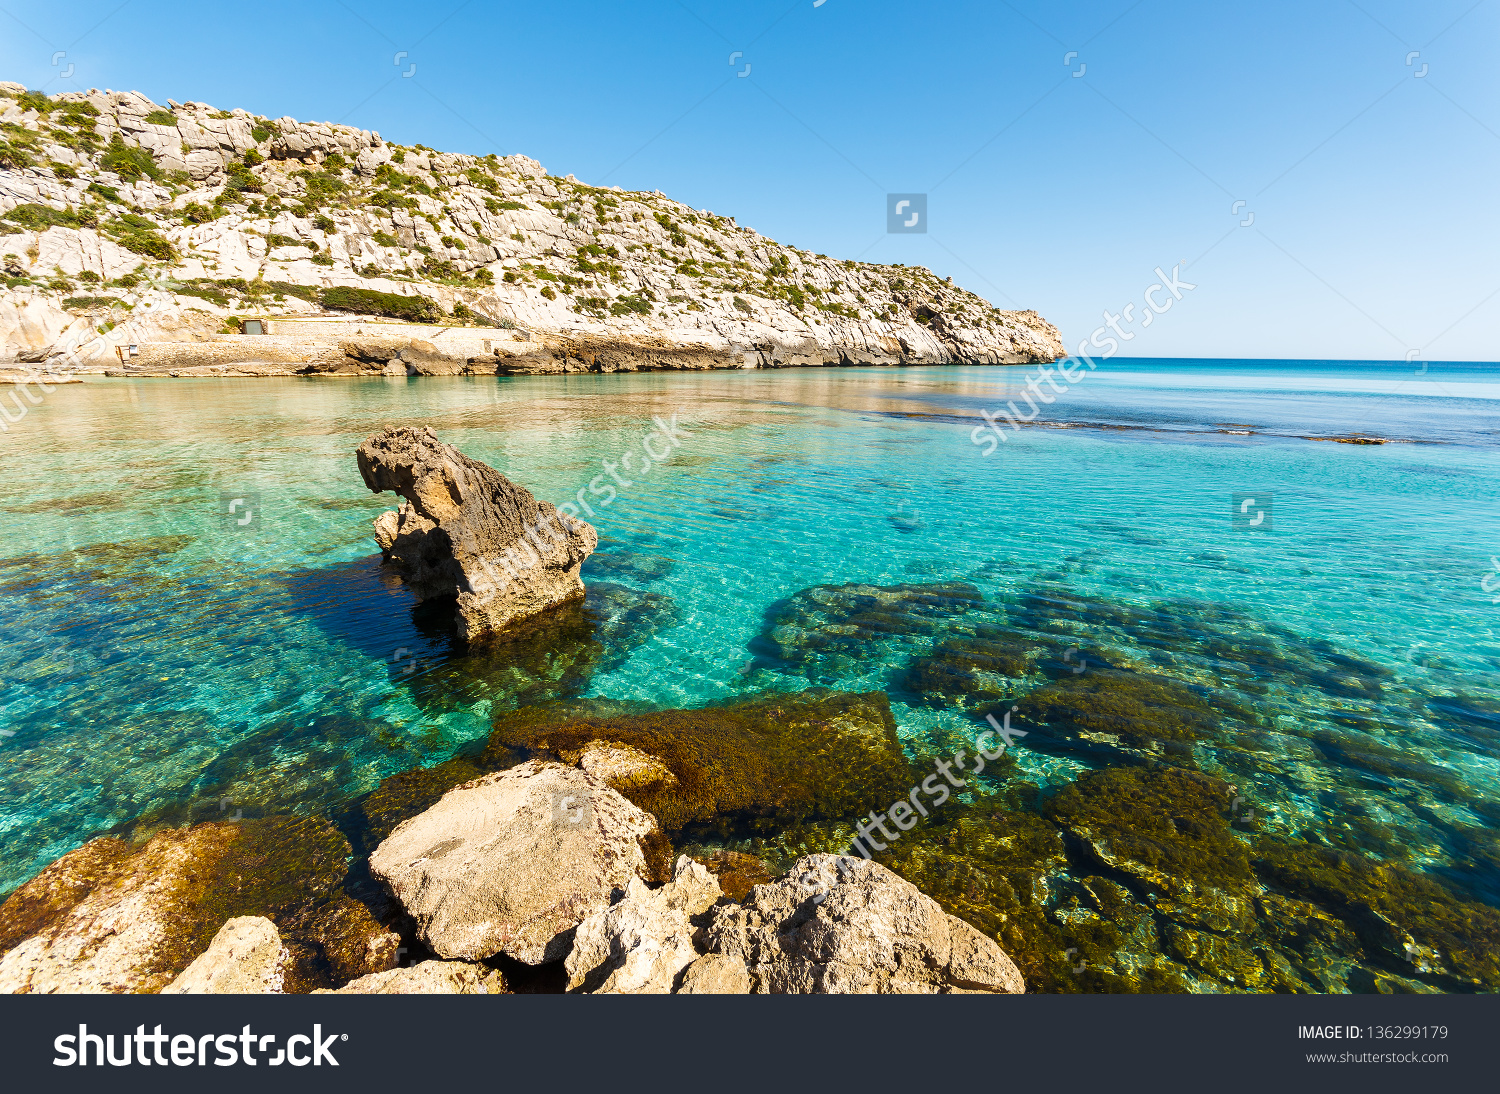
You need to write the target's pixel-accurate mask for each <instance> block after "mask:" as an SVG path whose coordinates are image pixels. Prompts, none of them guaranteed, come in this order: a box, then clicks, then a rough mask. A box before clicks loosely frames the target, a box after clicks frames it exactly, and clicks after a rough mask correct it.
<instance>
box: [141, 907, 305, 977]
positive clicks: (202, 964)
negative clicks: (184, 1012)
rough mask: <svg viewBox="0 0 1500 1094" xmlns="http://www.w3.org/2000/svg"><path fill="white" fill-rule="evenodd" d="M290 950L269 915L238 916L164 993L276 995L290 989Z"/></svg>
mask: <svg viewBox="0 0 1500 1094" xmlns="http://www.w3.org/2000/svg"><path fill="white" fill-rule="evenodd" d="M286 961H287V952H286V950H285V949H284V948H283V947H282V945H281V935H280V934H278V933H277V931H276V924H274V923H272V922H271V921H270V920H269V919H267V918H265V916H258V915H243V916H236V917H235V918H234V919H231V920H229V921H228V922H227V923H225V924H224V926H222V927H220V928H219V933H218V934H216V935H214V940H213V941H212V942H210V943H209V944H208V949H206V950H204V951H203V952H202V953H201V954H199V955H198V956H197V957H196V958H194V959H193V963H192V964H191V965H189V966H188V967H187V968H186V969H184V970H183V971H182V975H181V976H179V977H177V979H176V980H173V981H172V982H171V983H170V984H168V985H167V986H166V987H164V988H162V990H161V993H162V994H163V995H274V994H276V993H279V992H282V991H284V990H285V989H286V979H285V975H286V974H285V965H286Z"/></svg>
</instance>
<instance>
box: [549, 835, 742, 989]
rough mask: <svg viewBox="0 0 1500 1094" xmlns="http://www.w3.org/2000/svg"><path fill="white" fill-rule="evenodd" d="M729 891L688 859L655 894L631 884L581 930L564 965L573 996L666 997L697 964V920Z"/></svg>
mask: <svg viewBox="0 0 1500 1094" xmlns="http://www.w3.org/2000/svg"><path fill="white" fill-rule="evenodd" d="M723 895H724V891H723V890H722V889H720V888H719V883H718V881H717V880H715V878H714V876H713V874H711V873H709V872H708V871H707V870H706V869H704V868H703V866H702V865H701V864H700V863H697V862H694V861H693V860H692V859H690V858H688V857H687V856H686V855H682V856H681V857H679V858H678V860H677V865H676V867H675V869H674V871H673V875H672V880H671V881H669V882H667V884H665V885H663V886H662V887H661V888H660V889H651V888H648V887H647V886H646V883H645V882H643V881H641V880H640V879H639V878H631V879H630V882H629V884H628V885H627V886H626V889H625V896H624V897H623V898H622V899H620V900H619V901H617V902H616V903H615V904H613V905H612V906H611V907H610V908H608V909H607V910H606V911H602V912H597V913H595V914H594V915H591V916H589V917H588V918H587V919H585V920H584V921H583V922H582V923H580V924H579V925H578V931H577V933H576V934H575V936H574V940H573V949H572V950H571V951H570V952H569V953H568V957H567V961H566V962H565V963H564V965H565V968H566V969H567V972H568V990H569V991H580V990H581V991H585V992H589V993H592V994H596V995H666V994H669V993H670V992H671V991H672V989H673V987H674V985H675V983H676V981H677V976H678V974H679V973H680V972H682V970H683V969H685V968H687V967H688V966H689V965H691V964H692V963H693V962H694V961H696V960H697V959H698V951H697V950H695V949H694V948H693V932H694V930H695V927H694V925H693V923H692V918H693V916H696V915H702V914H703V913H704V912H706V911H708V910H709V909H710V908H712V907H713V906H714V905H715V904H716V903H718V901H719V898H720V897H722V896H723Z"/></svg>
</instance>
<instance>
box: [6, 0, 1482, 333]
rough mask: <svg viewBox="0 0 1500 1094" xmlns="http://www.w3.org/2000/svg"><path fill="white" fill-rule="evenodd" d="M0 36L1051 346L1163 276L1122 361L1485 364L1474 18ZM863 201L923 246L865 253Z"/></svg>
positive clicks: (976, 10) (295, 16) (75, 29)
mask: <svg viewBox="0 0 1500 1094" xmlns="http://www.w3.org/2000/svg"><path fill="white" fill-rule="evenodd" d="M0 27H3V28H4V30H3V31H0V76H3V78H6V79H13V80H19V81H21V82H23V83H25V84H27V85H28V86H32V87H45V88H46V89H47V90H49V91H52V92H56V91H59V90H65V89H68V88H87V87H91V86H93V87H101V88H103V87H108V88H113V89H115V90H122V89H136V90H140V91H142V92H144V93H146V94H147V95H149V96H151V97H152V98H154V99H156V100H158V101H164V100H166V99H167V98H169V97H170V98H174V99H178V100H183V99H199V100H203V101H206V102H210V103H212V104H214V105H215V106H219V107H223V108H228V107H235V106H241V107H244V108H246V109H248V110H252V111H254V112H256V113H261V114H267V115H270V116H273V117H276V116H281V115H284V114H289V115H291V116H293V117H296V118H300V119H304V120H326V121H341V122H344V123H347V124H352V125H357V126H360V127H362V128H370V129H377V130H379V131H380V132H381V134H382V135H383V136H385V137H387V138H389V139H393V140H397V141H400V142H403V143H417V142H420V143H423V144H427V145H430V146H433V147H436V148H440V149H444V150H452V151H467V152H475V153H479V154H483V153H487V152H492V151H493V152H499V153H511V152H522V153H525V154H527V155H530V156H533V157H535V158H536V159H538V160H540V161H541V162H542V163H543V164H544V165H545V166H546V167H547V169H548V170H549V171H551V172H552V173H554V174H568V173H571V174H574V175H576V176H577V177H578V178H579V179H581V180H583V181H585V182H590V183H596V184H601V183H602V184H618V185H620V186H623V187H625V188H627V189H646V190H661V191H663V192H664V193H666V194H668V195H669V196H671V197H674V198H677V199H679V200H682V201H685V202H688V203H689V204H691V205H693V206H694V207H697V208H707V209H712V210H714V211H715V212H720V213H725V214H728V215H732V216H735V217H737V218H738V220H739V222H740V223H741V224H747V225H750V226H751V227H754V228H756V229H757V230H759V231H761V232H763V233H765V234H766V235H769V236H772V237H774V238H776V239H779V240H782V241H783V242H787V243H793V244H796V245H797V246H799V247H804V248H807V249H810V250H813V251H817V252H820V253H825V254H829V255H834V256H838V257H841V258H842V257H859V258H864V259H867V260H870V261H878V262H905V263H908V264H921V265H924V266H928V267H930V268H931V269H933V270H935V271H936V272H937V273H939V274H940V275H943V276H948V275H951V276H952V277H953V278H954V280H955V281H956V282H958V283H959V284H962V285H965V286H967V287H969V288H972V289H973V290H975V291H976V292H979V293H980V294H981V295H983V296H985V297H987V298H988V299H990V300H991V301H993V302H994V303H996V304H998V305H999V306H1001V307H1023V308H1024V307H1033V308H1036V309H1037V310H1038V311H1040V312H1041V313H1042V314H1043V315H1045V316H1047V317H1048V318H1049V319H1051V320H1052V321H1053V322H1055V323H1057V324H1058V325H1059V326H1060V327H1061V328H1062V330H1063V333H1064V335H1065V337H1066V338H1067V339H1068V340H1069V341H1070V344H1074V343H1076V341H1077V340H1078V339H1079V338H1080V337H1085V336H1087V334H1088V332H1089V331H1091V330H1093V329H1094V328H1095V327H1097V326H1098V325H1099V323H1100V322H1101V321H1102V320H1101V315H1102V312H1103V311H1104V310H1105V309H1108V310H1109V311H1111V312H1118V311H1119V309H1120V307H1121V306H1122V305H1123V304H1125V303H1126V302H1127V301H1131V300H1137V299H1139V298H1140V296H1141V294H1142V292H1143V291H1144V290H1145V289H1146V288H1148V287H1149V286H1150V285H1151V284H1152V283H1153V282H1154V281H1156V276H1155V275H1154V274H1153V273H1152V270H1153V269H1154V268H1155V267H1156V266H1158V265H1160V266H1163V267H1165V268H1167V269H1169V270H1170V268H1171V267H1172V266H1173V265H1174V264H1176V263H1178V262H1184V261H1185V262H1186V263H1187V267H1186V269H1185V270H1184V271H1183V274H1182V277H1183V279H1184V280H1186V281H1189V282H1191V283H1193V284H1196V285H1197V286H1198V287H1197V288H1196V289H1195V290H1193V291H1192V292H1191V293H1190V294H1187V295H1186V296H1185V298H1184V300H1183V301H1182V303H1181V304H1179V305H1178V306H1177V307H1175V308H1174V309H1173V310H1172V311H1171V313H1170V314H1168V315H1164V316H1163V317H1162V319H1161V321H1160V322H1158V323H1155V324H1153V326H1152V327H1151V329H1150V330H1149V331H1141V332H1140V336H1139V337H1138V338H1137V339H1136V341H1135V343H1134V344H1133V345H1130V346H1129V347H1128V350H1129V352H1131V353H1133V354H1135V355H1138V356H1184V357H1191V356H1223V357H1292V358H1300V357H1307V358H1353V359H1363V358H1374V359H1396V360H1400V359H1402V358H1404V357H1406V356H1407V354H1408V352H1409V351H1416V356H1417V359H1418V360H1422V359H1429V358H1430V359H1432V360H1496V359H1497V358H1500V262H1497V261H1496V260H1495V254H1496V250H1497V244H1500V193H1497V187H1496V184H1495V180H1496V178H1497V176H1500V170H1497V169H1500V80H1497V77H1496V72H1495V55H1496V52H1497V51H1496V45H1497V43H1500V0H1479V2H1478V3H1475V2H1474V0H1424V2H1421V3H1396V2H1389V0H1360V2H1359V3H1358V4H1355V3H1351V2H1349V0H1317V2H1314V3H1307V2H1306V0H1299V2H1285V0H1269V2H1265V3H1261V4H1258V5H1255V6H1253V7H1251V6H1249V5H1228V4H1202V3H1189V2H1185V0H1183V2H1170V0H1140V2H1132V0H1097V2H1079V3H1053V4H1047V3H1039V2H1035V0H1010V2H1006V0H998V2H989V3H950V4H942V5H931V4H911V3H895V2H887V0H861V2H855V0H823V2H822V3H820V4H816V5H815V4H814V0H796V2H794V3H789V2H786V0H763V2H762V0H744V2H728V3H717V4H709V3H707V2H703V0H683V2H680V3H679V2H677V0H659V2H658V0H647V2H642V3H618V2H617V3H602V2H595V0H574V2H573V3H570V4H566V5H535V4H528V5H519V4H516V5H511V4H492V3H481V2H479V0H473V2H470V3H461V2H459V0H435V2H433V3H430V4H413V3H410V2H407V3H401V4H394V3H386V2H383V0H366V2H352V0H351V2H348V3H344V2H340V0H309V2H302V3H267V4H255V3H244V4H240V5H234V6H219V5H204V4H196V3H195V4H189V3H151V2H149V0H126V2H125V3H123V4H121V3H120V0H106V2H103V3H93V2H88V0H72V2H70V3H68V4H58V3H55V2H48V3H45V4H39V3H32V2H24V3H23V2H19V0H0ZM59 51H64V52H66V56H65V57H62V58H58V61H57V64H55V65H54V64H52V63H51V62H52V60H53V58H54V55H55V54H57V53H58V52H59ZM403 52H404V54H405V56H404V57H402V58H400V60H399V62H398V61H397V58H396V55H397V54H398V53H403ZM1070 53H1071V54H1076V55H1075V56H1072V57H1068V55H1069V54H1070ZM1414 53H1415V54H1416V55H1417V56H1410V55H1411V54H1414ZM736 54H737V56H733V58H732V57H731V55H736ZM1065 59H1066V62H1067V63H1065ZM1408 61H1409V62H1410V63H1408ZM68 65H72V66H73V74H72V75H71V76H70V77H68V78H66V79H64V78H61V73H63V72H64V71H66V68H67V66H68ZM412 65H415V66H416V67H415V70H414V71H412V69H411V66H412ZM747 66H748V72H746V74H745V75H743V76H741V75H739V73H740V72H745V71H746V68H747ZM408 71H412V75H410V76H404V75H403V73H405V72H408ZM1074 72H1078V73H1080V74H1079V75H1076V76H1075V75H1073V73H1074ZM888 192H918V193H927V194H928V195H929V199H928V201H929V216H930V231H929V232H928V233H926V234H909V235H887V234H886V231H885V194H886V193H888ZM1236 202H1243V203H1244V204H1242V205H1236ZM1251 214H1253V217H1252V216H1251ZM1246 220H1250V221H1251V223H1249V224H1247V225H1244V226H1243V227H1242V226H1241V222H1243V221H1246Z"/></svg>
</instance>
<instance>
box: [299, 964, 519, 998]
mask: <svg viewBox="0 0 1500 1094" xmlns="http://www.w3.org/2000/svg"><path fill="white" fill-rule="evenodd" d="M313 994H314V995H504V994H505V977H504V975H502V974H501V973H500V972H498V971H496V970H494V969H488V968H485V966H483V965H475V964H471V963H469V962H468V961H423V962H422V963H420V964H418V965H412V966H410V967H408V968H404V969H389V970H387V971H385V972H375V973H371V974H370V975H368V976H361V977H360V978H359V979H358V980H351V981H350V982H349V983H347V984H345V985H344V986H343V987H342V988H339V989H337V990H336V991H331V992H330V991H315V992H313Z"/></svg>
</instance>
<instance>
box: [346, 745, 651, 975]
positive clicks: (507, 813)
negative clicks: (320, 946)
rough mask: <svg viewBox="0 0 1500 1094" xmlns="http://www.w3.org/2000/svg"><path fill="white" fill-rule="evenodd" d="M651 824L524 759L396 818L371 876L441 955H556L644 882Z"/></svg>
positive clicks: (373, 859) (572, 773) (577, 773)
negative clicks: (637, 883) (631, 888)
mask: <svg viewBox="0 0 1500 1094" xmlns="http://www.w3.org/2000/svg"><path fill="white" fill-rule="evenodd" d="M660 841H661V834H660V830H659V829H658V827H657V824H656V820H655V818H653V817H652V816H651V815H650V814H649V813H645V812H643V811H641V810H640V809H637V808H636V807H635V806H633V805H631V804H630V803H629V802H628V801H626V800H625V799H624V798H623V797H621V796H620V795H619V794H618V793H617V792H616V791H614V790H612V789H611V788H610V787H608V786H607V785H605V783H604V782H603V781H602V780H600V779H597V778H595V777H594V776H592V775H589V774H588V773H587V772H584V771H581V770H579V769H578V768H575V767H567V766H565V765H563V764H558V763H549V762H545V761H541V760H530V761H528V762H526V763H524V764H521V765H520V766H519V767H513V768H511V769H510V770H508V771H502V772H499V773H497V774H492V775H486V776H485V777H484V778H481V779H477V780H475V781H473V782H469V783H464V784H463V785H461V786H458V787H455V788H454V789H453V790H450V791H448V792H447V793H446V794H444V795H443V797H442V799H441V800H440V801H439V802H438V803H437V804H436V805H434V806H432V807H431V808H430V809H428V810H426V811H425V812H423V813H421V814H419V815H417V816H415V817H413V818H411V819H410V820H407V821H404V822H402V823H401V824H400V825H398V826H397V827H396V830H395V831H394V832H392V833H391V834H390V836H389V837H388V838H387V839H386V840H385V841H384V842H383V843H381V844H380V846H379V847H377V848H376V849H375V853H374V854H373V855H371V856H370V872H371V873H372V874H374V875H375V877H377V878H379V879H380V880H381V881H383V882H385V884H386V885H387V886H388V887H389V888H390V890H391V892H392V893H393V894H394V895H395V897H396V899H397V900H398V901H400V902H401V905H402V906H403V907H404V908H405V909H406V911H407V913H408V914H410V915H411V916H412V918H413V919H414V920H415V921H416V924H417V931H418V934H419V936H420V937H421V939H422V941H423V942H425V943H426V944H427V946H428V947H429V948H431V949H432V950H433V952H434V953H436V954H438V955H439V956H441V957H447V958H465V959H468V960H481V959H483V958H486V957H493V956H494V955H495V954H498V953H505V954H509V955H510V956H512V957H514V958H516V959H518V960H520V961H524V962H526V963H528V964H541V963H542V962H545V961H554V960H557V959H558V958H560V957H563V956H564V955H565V954H566V953H567V951H568V947H569V945H570V943H571V940H572V932H573V929H574V928H575V927H577V926H578V924H580V923H582V922H583V921H584V920H585V919H587V918H588V917H589V916H591V915H593V914H595V913H596V912H602V911H604V910H605V909H606V908H608V907H609V906H610V903H611V901H612V899H613V897H614V896H615V895H616V893H617V892H619V891H621V890H624V889H625V888H626V887H627V886H628V885H629V883H630V882H631V880H632V879H637V880H651V879H652V878H653V877H654V876H655V869H654V867H653V865H652V860H653V858H654V857H655V856H657V854H658V853H659V843H660Z"/></svg>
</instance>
